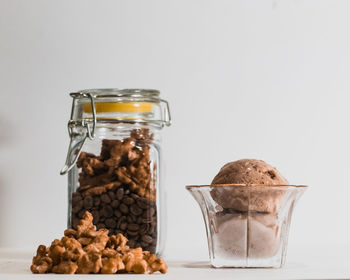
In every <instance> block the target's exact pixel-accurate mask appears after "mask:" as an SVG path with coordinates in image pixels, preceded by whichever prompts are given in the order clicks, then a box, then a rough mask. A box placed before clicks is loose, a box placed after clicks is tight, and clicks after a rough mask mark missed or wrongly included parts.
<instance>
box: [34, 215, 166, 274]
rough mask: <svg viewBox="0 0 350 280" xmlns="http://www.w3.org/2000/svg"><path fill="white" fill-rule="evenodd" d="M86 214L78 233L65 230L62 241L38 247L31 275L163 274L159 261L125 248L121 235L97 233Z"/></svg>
mask: <svg viewBox="0 0 350 280" xmlns="http://www.w3.org/2000/svg"><path fill="white" fill-rule="evenodd" d="M92 220H93V217H92V215H91V214H90V213H89V212H86V213H85V214H84V216H83V219H82V220H81V221H80V224H79V225H78V226H77V230H74V229H67V230H66V231H65V232H64V235H65V236H64V237H62V239H61V240H58V239H56V240H54V241H53V242H52V243H51V246H50V247H48V248H46V247H45V246H44V245H40V246H39V247H38V250H37V254H36V256H35V257H34V258H33V263H32V265H31V267H30V269H31V271H32V272H33V273H50V272H52V273H65V274H74V273H83V274H88V273H105V274H114V273H154V272H156V271H160V272H161V273H166V271H167V265H166V264H165V262H164V261H163V260H162V259H161V258H157V257H156V255H154V254H151V253H150V252H149V251H142V249H141V248H136V249H131V248H130V247H129V246H127V241H128V240H127V238H126V237H124V236H123V235H122V234H117V235H111V236H108V230H107V229H99V230H96V227H95V226H94V225H93V224H92Z"/></svg>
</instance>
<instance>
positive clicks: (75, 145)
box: [60, 93, 97, 175]
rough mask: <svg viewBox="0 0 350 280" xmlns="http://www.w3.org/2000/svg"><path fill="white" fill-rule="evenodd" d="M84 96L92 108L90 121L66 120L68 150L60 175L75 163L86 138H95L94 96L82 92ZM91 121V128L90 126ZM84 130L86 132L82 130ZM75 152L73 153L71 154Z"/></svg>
mask: <svg viewBox="0 0 350 280" xmlns="http://www.w3.org/2000/svg"><path fill="white" fill-rule="evenodd" d="M84 94H85V95H86V97H88V98H89V99H90V103H91V108H92V121H91V120H86V119H83V120H81V121H80V122H77V121H73V120H72V119H71V120H69V122H68V133H69V137H70V142H69V147H68V152H67V158H66V162H65V164H64V166H63V168H62V170H61V172H60V174H61V175H64V174H66V173H67V172H68V171H69V170H71V169H72V168H73V166H74V165H75V164H76V163H77V161H78V158H79V156H80V153H81V150H82V147H83V146H84V143H85V141H86V138H89V139H90V140H93V139H94V138H95V128H96V122H97V120H96V109H95V100H94V98H95V96H94V95H93V94H91V93H84ZM91 123H92V128H91ZM75 128H81V129H82V130H83V131H81V133H77V132H76V131H75ZM84 130H86V132H84ZM73 153H75V155H72V154H73Z"/></svg>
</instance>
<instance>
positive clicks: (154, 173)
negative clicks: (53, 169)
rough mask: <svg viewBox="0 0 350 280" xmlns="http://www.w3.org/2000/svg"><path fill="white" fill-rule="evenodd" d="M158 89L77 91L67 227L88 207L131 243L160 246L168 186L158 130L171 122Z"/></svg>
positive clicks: (70, 125)
mask: <svg viewBox="0 0 350 280" xmlns="http://www.w3.org/2000/svg"><path fill="white" fill-rule="evenodd" d="M159 94H160V93H159V91H157V90H145V89H124V90H119V89H93V90H83V91H79V92H74V93H71V94H70V95H71V96H72V97H73V103H72V112H71V118H70V120H69V122H68V131H69V136H70V144H69V148H68V153H67V158H66V163H65V165H64V167H63V169H62V170H61V174H62V175H64V174H67V173H68V227H69V228H74V229H76V227H77V225H78V224H79V221H80V219H81V218H82V216H83V214H84V213H85V212H86V211H89V212H90V213H91V214H92V215H93V223H94V224H95V225H96V227H97V229H100V228H106V229H108V230H109V234H110V235H113V234H118V233H121V234H123V235H124V236H125V237H127V238H128V240H129V241H128V245H129V246H130V247H131V248H137V247H142V249H143V250H146V251H150V252H151V253H156V254H157V255H158V256H159V255H161V254H162V252H163V248H164V240H165V207H164V202H165V201H164V199H165V193H164V189H163V188H162V186H161V175H162V174H161V173H162V164H161V150H160V146H161V145H160V142H161V139H160V130H161V129H162V128H163V127H164V125H167V126H169V125H170V123H171V117H170V111H169V105H168V103H167V101H165V100H163V99H161V98H160V97H159Z"/></svg>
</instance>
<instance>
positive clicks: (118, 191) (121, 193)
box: [116, 188, 124, 200]
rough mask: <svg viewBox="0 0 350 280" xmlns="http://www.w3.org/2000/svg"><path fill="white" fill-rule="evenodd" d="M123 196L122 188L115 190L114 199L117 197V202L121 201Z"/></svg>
mask: <svg viewBox="0 0 350 280" xmlns="http://www.w3.org/2000/svg"><path fill="white" fill-rule="evenodd" d="M123 196H124V189H123V188H119V189H118V190H117V193H116V197H117V199H118V200H122V198H123Z"/></svg>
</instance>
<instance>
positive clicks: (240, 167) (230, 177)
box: [212, 159, 288, 185]
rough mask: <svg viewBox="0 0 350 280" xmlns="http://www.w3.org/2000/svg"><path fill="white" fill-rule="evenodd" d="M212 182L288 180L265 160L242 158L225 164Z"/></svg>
mask: <svg viewBox="0 0 350 280" xmlns="http://www.w3.org/2000/svg"><path fill="white" fill-rule="evenodd" d="M212 184H250V185H251V184H262V185H288V181H287V180H286V179H285V178H284V177H283V176H282V175H281V174H280V173H279V172H278V170H277V169H276V168H275V167H272V166H271V165H269V164H268V163H266V162H265V161H263V160H257V159H241V160H237V161H233V162H229V163H227V164H225V165H224V166H223V167H222V168H221V169H220V171H219V173H218V174H217V175H216V176H215V177H214V179H213V181H212Z"/></svg>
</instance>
